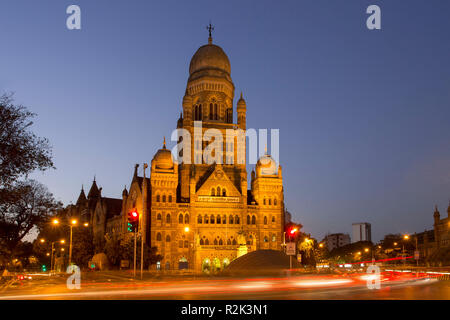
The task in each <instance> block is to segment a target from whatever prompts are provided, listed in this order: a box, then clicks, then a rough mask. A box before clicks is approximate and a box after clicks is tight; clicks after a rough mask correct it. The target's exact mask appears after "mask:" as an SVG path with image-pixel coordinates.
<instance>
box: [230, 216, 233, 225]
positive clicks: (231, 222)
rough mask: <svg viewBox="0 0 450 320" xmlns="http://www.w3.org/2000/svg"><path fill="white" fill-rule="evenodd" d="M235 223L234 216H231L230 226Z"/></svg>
mask: <svg viewBox="0 0 450 320" xmlns="http://www.w3.org/2000/svg"><path fill="white" fill-rule="evenodd" d="M233 223H234V221H233V216H230V224H233Z"/></svg>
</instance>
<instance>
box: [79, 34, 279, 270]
mask: <svg viewBox="0 0 450 320" xmlns="http://www.w3.org/2000/svg"><path fill="white" fill-rule="evenodd" d="M234 91H235V88H234V84H233V82H232V79H231V67H230V62H229V60H228V57H227V55H226V54H225V52H224V51H223V50H222V49H221V48H220V47H219V46H217V45H215V44H213V43H212V39H211V37H210V38H209V41H208V44H206V45H204V46H201V47H200V48H199V49H198V50H197V52H196V53H195V54H194V56H193V57H192V59H191V62H190V66H189V79H188V81H187V87H186V92H185V95H184V98H183V102H182V110H183V111H182V114H181V116H180V118H179V119H178V121H177V128H178V129H184V130H186V131H187V132H189V133H190V134H191V136H192V137H194V130H195V129H194V124H195V121H199V122H196V124H199V123H200V124H201V130H202V131H201V132H202V135H203V134H204V133H205V131H206V130H208V129H216V130H218V131H219V132H220V133H222V134H223V136H224V137H225V136H226V131H227V130H229V131H228V132H230V130H231V131H238V130H243V132H244V134H245V130H246V112H247V106H246V102H245V100H244V99H243V97H242V94H241V96H240V99H239V100H238V102H237V110H236V111H237V122H236V123H234V122H233V113H234V112H233V99H234V94H235V92H234ZM241 132H242V131H241ZM211 143H212V142H211ZM221 143H222V144H223V150H224V151H223V154H222V157H223V159H220V160H219V161H218V160H217V158H216V161H215V162H214V163H212V164H208V163H210V162H208V161H207V160H208V159H205V158H204V157H202V155H204V154H203V151H204V150H205V149H206V148H208V146H209V144H210V143H209V142H205V141H196V140H195V139H192V141H191V142H190V143H186V144H185V145H184V146H183V150H182V151H181V153H183V156H186V155H190V156H191V159H192V162H194V163H193V164H191V163H178V162H176V161H174V159H173V157H172V153H171V152H170V150H168V149H166V145H165V141H164V143H163V147H162V148H161V149H160V150H158V151H157V152H156V154H155V155H154V157H153V159H152V161H151V165H150V170H149V171H150V174H149V177H146V176H145V174H144V176H142V177H141V176H139V175H138V171H139V170H138V169H139V168H138V166H137V165H136V167H135V172H134V175H133V179H132V182H131V185H130V188H129V190H126V189H125V190H124V191H123V197H122V201H121V210H120V213H110V212H109V209H108V205H109V206H111V208H112V207H114V208H116V209H115V210H117V204H116V203H115V202H114V201H112V200H110V201H103V204H102V201H101V200H98V201H97V204H96V206H95V210H93V211H92V214H90V220H91V222H92V225H93V230H94V234H95V235H96V237H97V238H98V237H100V238H101V237H104V234H105V233H108V232H112V231H115V230H118V229H120V234H121V236H125V235H126V234H127V213H128V212H130V211H131V210H134V209H136V210H137V211H138V212H139V213H142V215H141V217H142V218H141V223H140V225H141V226H142V225H145V226H146V232H145V234H146V239H145V241H146V243H147V244H148V245H150V246H155V247H157V248H158V253H159V254H161V255H162V256H163V259H162V260H161V262H160V264H158V268H159V267H160V268H161V269H169V270H173V269H184V268H187V269H193V270H195V271H204V272H214V271H217V270H221V269H222V268H224V266H226V265H227V264H229V263H230V262H231V261H232V260H233V259H235V258H236V257H238V256H239V255H242V254H245V253H247V252H249V251H254V250H257V249H274V250H281V244H282V242H283V240H282V236H283V231H284V220H285V217H284V197H283V179H282V170H281V166H277V165H276V163H275V161H274V160H273V159H272V157H271V156H270V155H268V154H267V152H266V154H265V155H264V156H262V157H261V158H260V159H259V160H258V162H257V164H256V167H255V170H252V173H251V179H250V180H251V185H250V188H248V185H247V180H248V179H247V170H246V163H245V159H244V161H242V160H239V159H238V155H239V153H241V154H244V155H245V154H246V150H245V143H243V144H241V143H238V141H237V138H236V137H235V138H233V140H232V141H229V140H225V138H224V140H223V141H222V142H221ZM213 155H215V153H214V152H213ZM244 158H245V157H244ZM222 160H223V161H222ZM205 162H207V163H205ZM147 172H148V170H147ZM83 194H84V193H83ZM80 196H81V195H80ZM88 198H89V197H88ZM99 199H103V198H102V197H101V195H100V196H99ZM113 202H114V203H113ZM86 203H87V200H86ZM91 206H92V205H91Z"/></svg>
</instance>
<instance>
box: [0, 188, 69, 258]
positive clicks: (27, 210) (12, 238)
mask: <svg viewBox="0 0 450 320" xmlns="http://www.w3.org/2000/svg"><path fill="white" fill-rule="evenodd" d="M5 194H7V195H6V196H4V197H3V198H1V199H0V255H2V256H9V257H12V256H13V255H14V249H15V248H16V246H17V245H18V244H19V243H20V241H21V240H22V239H23V238H24V237H25V236H26V235H27V234H28V233H29V232H30V231H31V230H32V229H33V227H35V226H38V225H40V224H42V223H44V222H46V221H48V218H49V217H50V216H51V214H52V213H54V212H56V210H57V209H59V208H60V207H61V203H59V202H56V201H55V200H54V198H53V195H52V194H51V193H50V192H49V191H48V190H47V188H46V187H45V186H44V185H42V184H40V183H39V182H37V181H34V180H27V181H22V182H17V183H15V184H14V185H13V186H11V187H10V188H9V189H8V191H7V192H4V195H5Z"/></svg>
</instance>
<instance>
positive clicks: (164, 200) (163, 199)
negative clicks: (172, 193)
mask: <svg viewBox="0 0 450 320" xmlns="http://www.w3.org/2000/svg"><path fill="white" fill-rule="evenodd" d="M162 202H166V195H165V194H164V195H163V197H162Z"/></svg>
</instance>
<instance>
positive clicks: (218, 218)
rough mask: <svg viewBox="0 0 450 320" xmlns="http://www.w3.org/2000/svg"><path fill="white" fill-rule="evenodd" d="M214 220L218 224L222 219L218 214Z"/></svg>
mask: <svg viewBox="0 0 450 320" xmlns="http://www.w3.org/2000/svg"><path fill="white" fill-rule="evenodd" d="M216 221H217V224H220V223H221V222H222V220H221V218H220V216H217V219H216Z"/></svg>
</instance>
